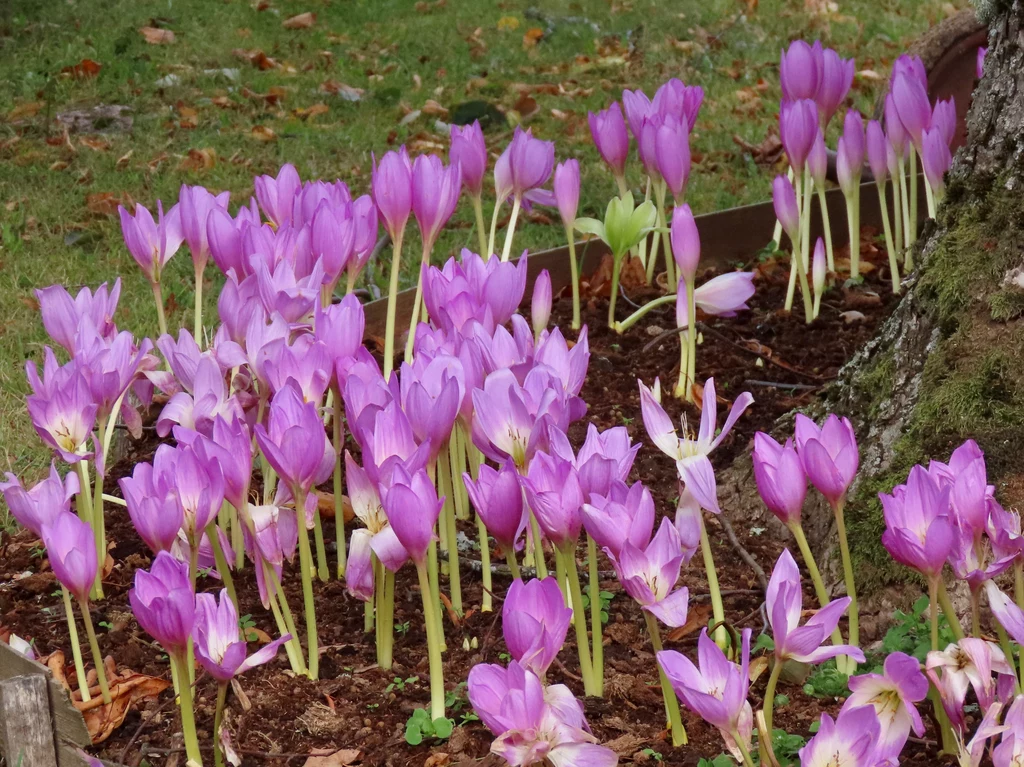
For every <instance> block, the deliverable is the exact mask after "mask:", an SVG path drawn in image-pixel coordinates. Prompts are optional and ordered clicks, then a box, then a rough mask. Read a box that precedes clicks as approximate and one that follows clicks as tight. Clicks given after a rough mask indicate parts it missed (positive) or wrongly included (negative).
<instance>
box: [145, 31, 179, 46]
mask: <svg viewBox="0 0 1024 767" xmlns="http://www.w3.org/2000/svg"><path fill="white" fill-rule="evenodd" d="M139 34H141V35H142V36H143V37H144V38H145V40H146V42H147V43H149V44H150V45H170V44H171V43H173V42H174V33H173V32H172V31H171V30H169V29H160V28H159V27H140V28H139Z"/></svg>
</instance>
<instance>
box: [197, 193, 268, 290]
mask: <svg viewBox="0 0 1024 767" xmlns="http://www.w3.org/2000/svg"><path fill="white" fill-rule="evenodd" d="M250 225H254V226H257V227H258V226H259V225H260V212H259V208H258V207H257V206H256V200H255V198H252V197H250V198H249V206H248V207H245V206H242V207H241V208H239V209H238V214H237V215H236V216H235V217H234V218H232V217H231V214H230V213H228V212H227V211H226V210H224V209H223V208H221V207H214V208H213V209H212V210H211V211H210V212H209V214H208V215H207V217H206V245H207V248H209V251H210V255H211V256H212V257H213V263H215V264H216V265H217V268H218V269H220V270H221V271H222V272H223V273H224V274H225V275H226V274H229V273H230V272H232V271H234V273H235V276H236V277H238V279H242V278H243V277H245V276H246V275H248V274H249V273H250V272H251V269H250V267H249V262H248V259H247V258H244V257H243V254H242V227H243V226H245V227H248V226H250Z"/></svg>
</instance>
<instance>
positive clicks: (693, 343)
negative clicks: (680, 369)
mask: <svg viewBox="0 0 1024 767" xmlns="http://www.w3.org/2000/svg"><path fill="white" fill-rule="evenodd" d="M686 296H687V307H686V308H687V309H688V310H689V316H688V317H687V321H688V323H689V325H688V327H687V329H686V346H687V351H686V355H687V356H686V362H687V364H686V377H687V379H688V381H689V383H690V384H691V385H690V386H687V389H686V401H687V402H693V386H692V384H695V383H697V297H696V290H695V288H694V284H693V281H692V280H688V281H687V283H686ZM680 343H682V340H680Z"/></svg>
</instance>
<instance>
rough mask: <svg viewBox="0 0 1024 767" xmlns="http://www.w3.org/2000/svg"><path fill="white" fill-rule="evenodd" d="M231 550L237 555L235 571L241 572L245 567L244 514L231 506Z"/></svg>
mask: <svg viewBox="0 0 1024 767" xmlns="http://www.w3.org/2000/svg"><path fill="white" fill-rule="evenodd" d="M229 516H230V518H231V550H232V551H233V552H234V554H235V571H236V572H240V571H241V570H242V567H243V566H244V565H245V536H244V535H243V532H242V519H241V516H242V512H241V511H239V510H238V509H236V508H235V507H234V506H231V510H230V512H229Z"/></svg>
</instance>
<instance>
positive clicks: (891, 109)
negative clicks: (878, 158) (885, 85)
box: [885, 93, 910, 158]
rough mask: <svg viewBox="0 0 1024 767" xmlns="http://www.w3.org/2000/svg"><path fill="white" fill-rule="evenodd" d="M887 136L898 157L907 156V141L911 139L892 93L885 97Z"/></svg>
mask: <svg viewBox="0 0 1024 767" xmlns="http://www.w3.org/2000/svg"><path fill="white" fill-rule="evenodd" d="M885 135H886V138H888V139H889V143H890V144H892V146H893V149H895V150H896V156H897V157H899V158H902V157H903V156H904V155H905V154H906V151H907V141H908V140H909V138H910V137H909V136H908V135H907V129H906V128H904V127H903V123H902V122H901V121H900V114H899V111H898V110H897V109H896V100H895V99H894V98H893V95H892V93H889V94H888V95H886V97H885Z"/></svg>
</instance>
